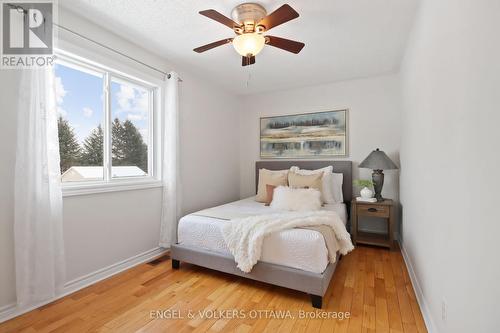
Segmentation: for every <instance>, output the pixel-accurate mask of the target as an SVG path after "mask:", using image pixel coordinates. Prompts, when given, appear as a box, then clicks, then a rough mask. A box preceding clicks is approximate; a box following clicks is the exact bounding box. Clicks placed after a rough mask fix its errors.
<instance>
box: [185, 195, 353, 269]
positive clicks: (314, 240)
mask: <svg viewBox="0 0 500 333" xmlns="http://www.w3.org/2000/svg"><path fill="white" fill-rule="evenodd" d="M322 210H328V211H334V212H336V213H337V214H338V215H339V216H340V218H341V220H342V222H343V223H344V225H345V224H346V222H347V211H346V207H345V204H326V205H325V206H324V207H322ZM221 211H225V212H226V213H227V219H230V218H232V217H234V216H235V214H237V215H238V214H239V217H247V216H250V215H259V214H260V215H263V214H270V213H276V212H279V211H277V210H274V209H272V208H270V207H266V206H264V205H263V204H261V203H258V202H256V201H255V200H254V198H253V197H250V198H246V199H242V200H239V201H235V202H231V203H228V204H225V205H222V206H219V207H218V215H220V213H221ZM207 213H208V214H207ZM209 213H210V210H208V211H207V210H203V211H199V212H196V213H193V214H189V215H186V216H184V217H182V218H181V219H180V221H179V226H178V242H179V244H183V245H187V246H192V247H199V248H203V249H205V250H210V251H214V252H218V253H223V254H231V253H230V251H229V249H228V247H227V245H226V242H225V241H224V238H223V236H222V228H223V227H224V225H226V224H228V223H231V222H229V221H226V220H224V219H217V218H214V217H210V214H209ZM260 261H262V262H267V263H271V264H277V265H282V266H287V267H292V268H296V269H301V270H304V271H308V272H313V273H322V272H323V271H324V270H325V269H326V267H327V265H328V263H329V257H328V251H327V248H326V245H325V241H324V239H323V236H322V235H321V234H320V233H319V232H317V231H314V230H308V229H298V228H297V229H289V230H283V231H279V232H276V233H273V234H270V235H268V236H267V237H265V239H264V241H263V245H262V253H261V260H260Z"/></svg>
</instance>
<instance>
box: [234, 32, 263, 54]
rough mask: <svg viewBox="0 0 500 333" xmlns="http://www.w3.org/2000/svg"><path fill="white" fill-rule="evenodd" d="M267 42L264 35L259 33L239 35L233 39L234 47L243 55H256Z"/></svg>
mask: <svg viewBox="0 0 500 333" xmlns="http://www.w3.org/2000/svg"><path fill="white" fill-rule="evenodd" d="M265 44H266V39H265V38H264V36H262V35H261V34H258V33H255V32H253V33H246V34H242V35H238V36H236V37H235V38H234V39H233V47H234V49H235V50H236V52H238V53H239V54H240V55H241V56H243V57H248V56H255V55H257V54H258V53H259V52H260V51H262V49H263V48H264V45H265Z"/></svg>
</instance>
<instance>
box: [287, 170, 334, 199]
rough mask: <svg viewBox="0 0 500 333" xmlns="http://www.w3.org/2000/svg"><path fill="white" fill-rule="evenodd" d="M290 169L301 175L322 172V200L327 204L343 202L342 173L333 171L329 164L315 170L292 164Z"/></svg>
mask: <svg viewBox="0 0 500 333" xmlns="http://www.w3.org/2000/svg"><path fill="white" fill-rule="evenodd" d="M290 171H291V172H295V173H298V174H301V175H312V174H317V173H321V172H323V178H322V189H321V190H322V192H321V194H322V198H323V200H324V202H325V203H327V204H334V203H342V202H344V198H343V194H342V183H343V180H344V175H343V174H342V173H333V167H332V166H331V165H330V166H327V167H325V168H321V169H316V170H306V169H299V167H297V166H293V167H291V168H290Z"/></svg>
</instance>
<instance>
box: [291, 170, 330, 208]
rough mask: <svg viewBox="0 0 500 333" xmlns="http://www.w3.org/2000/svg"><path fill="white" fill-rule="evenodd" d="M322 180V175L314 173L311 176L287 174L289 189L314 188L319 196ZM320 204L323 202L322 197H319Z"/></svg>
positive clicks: (294, 173)
mask: <svg viewBox="0 0 500 333" xmlns="http://www.w3.org/2000/svg"><path fill="white" fill-rule="evenodd" d="M322 178H323V173H316V174H312V175H301V174H298V173H296V172H290V173H289V174H288V185H289V186H290V187H291V188H314V189H317V190H318V191H319V192H320V194H321V192H322V187H323V186H322ZM320 199H321V202H324V200H323V197H322V196H320Z"/></svg>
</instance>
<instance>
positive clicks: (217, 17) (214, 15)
mask: <svg viewBox="0 0 500 333" xmlns="http://www.w3.org/2000/svg"><path fill="white" fill-rule="evenodd" d="M199 13H200V14H201V15H203V16H206V17H208V18H211V19H212V20H214V21H217V22H219V23H222V24H224V25H225V26H227V27H229V28H231V29H234V28H236V27H240V25H239V24H238V23H236V22H234V21H233V20H231V19H230V18H229V17H226V16H224V15H222V14H221V13H219V12H218V11H216V10H214V9H207V10H202V11H201V12H199Z"/></svg>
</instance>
